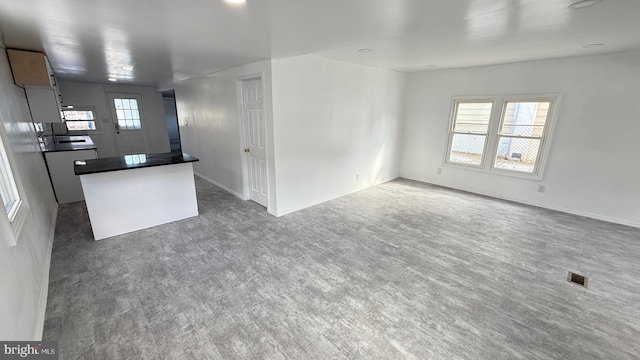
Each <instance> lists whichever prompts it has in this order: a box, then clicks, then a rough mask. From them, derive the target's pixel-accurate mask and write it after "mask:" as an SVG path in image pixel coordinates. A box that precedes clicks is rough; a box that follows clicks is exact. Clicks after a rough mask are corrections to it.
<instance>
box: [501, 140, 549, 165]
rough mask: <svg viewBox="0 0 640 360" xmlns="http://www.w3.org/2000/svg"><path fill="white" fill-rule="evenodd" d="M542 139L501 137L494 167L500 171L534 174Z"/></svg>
mask: <svg viewBox="0 0 640 360" xmlns="http://www.w3.org/2000/svg"><path fill="white" fill-rule="evenodd" d="M540 143H541V140H540V139H522V138H519V137H511V136H500V139H499V141H498V151H497V155H496V160H495V163H494V164H493V167H495V168H498V169H505V170H513V171H520V172H526V173H533V172H534V170H535V166H536V160H537V158H538V150H539V149H540Z"/></svg>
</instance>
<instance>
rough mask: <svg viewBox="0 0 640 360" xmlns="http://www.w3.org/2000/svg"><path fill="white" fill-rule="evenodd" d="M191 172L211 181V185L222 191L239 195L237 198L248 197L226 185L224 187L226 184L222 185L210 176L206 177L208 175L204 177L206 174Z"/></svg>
mask: <svg viewBox="0 0 640 360" xmlns="http://www.w3.org/2000/svg"><path fill="white" fill-rule="evenodd" d="M193 173H194V174H195V175H196V176H197V177H199V178H201V179H203V180H206V181H208V182H210V183H212V184H213V185H215V186H217V187H219V188H221V189H222V190H224V191H226V192H228V193H231V194H233V195H235V196H237V197H239V198H240V199H242V200H248V199H245V198H244V196H243V195H241V194H239V193H238V192H235V191H233V190H231V189H229V188H228V187H226V186H224V185H222V184H220V183H219V182H217V181H215V180H213V179H210V178H208V177H206V176H204V175H202V174H200V173H197V172H195V171H194V172H193Z"/></svg>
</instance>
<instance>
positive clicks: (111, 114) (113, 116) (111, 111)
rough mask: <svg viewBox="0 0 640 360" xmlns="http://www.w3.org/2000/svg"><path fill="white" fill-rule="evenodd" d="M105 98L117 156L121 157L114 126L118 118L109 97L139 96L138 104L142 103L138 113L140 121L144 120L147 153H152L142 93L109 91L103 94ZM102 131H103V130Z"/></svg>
mask: <svg viewBox="0 0 640 360" xmlns="http://www.w3.org/2000/svg"><path fill="white" fill-rule="evenodd" d="M104 95H105V98H106V99H107V110H109V117H110V118H111V125H110V127H111V133H112V134H113V145H114V146H115V149H116V151H117V152H118V156H121V155H120V154H121V153H120V145H119V144H118V134H117V133H116V124H117V123H118V118H117V117H116V110H115V104H113V103H112V102H111V96H112V95H113V96H118V95H124V96H127V95H135V96H139V97H140V102H141V103H142V106H138V111H139V112H140V119H141V120H144V122H143V126H144V133H145V135H146V136H145V138H146V141H147V148H148V149H149V153H151V152H152V150H151V139H150V135H149V123H148V120H147V115H146V111H145V107H146V105H145V100H144V96H143V94H142V92H132V91H110V90H106V91H105V92H104ZM103 131H104V130H103Z"/></svg>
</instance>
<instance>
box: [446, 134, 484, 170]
mask: <svg viewBox="0 0 640 360" xmlns="http://www.w3.org/2000/svg"><path fill="white" fill-rule="evenodd" d="M485 139H486V136H485V135H472V134H453V139H452V140H451V152H450V153H449V161H450V162H455V163H461V164H469V165H480V164H482V154H483V153H484V143H485Z"/></svg>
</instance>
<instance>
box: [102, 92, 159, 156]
mask: <svg viewBox="0 0 640 360" xmlns="http://www.w3.org/2000/svg"><path fill="white" fill-rule="evenodd" d="M109 107H110V108H111V114H112V116H113V119H114V122H115V128H116V141H117V145H118V152H119V153H120V155H131V154H144V153H148V152H149V138H148V135H147V124H146V122H145V119H144V111H142V109H143V107H142V97H141V96H140V95H138V94H116V93H109Z"/></svg>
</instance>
